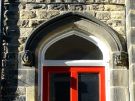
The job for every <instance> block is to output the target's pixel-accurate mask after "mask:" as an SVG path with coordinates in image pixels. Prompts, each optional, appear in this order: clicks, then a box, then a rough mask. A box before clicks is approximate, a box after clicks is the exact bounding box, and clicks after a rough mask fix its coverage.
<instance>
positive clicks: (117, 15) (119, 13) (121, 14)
mask: <svg viewBox="0 0 135 101" xmlns="http://www.w3.org/2000/svg"><path fill="white" fill-rule="evenodd" d="M111 18H112V19H125V12H124V11H112V12H111Z"/></svg>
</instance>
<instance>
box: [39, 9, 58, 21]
mask: <svg viewBox="0 0 135 101" xmlns="http://www.w3.org/2000/svg"><path fill="white" fill-rule="evenodd" d="M58 14H60V11H58V10H54V11H53V10H49V11H46V10H40V11H38V12H37V15H38V18H40V19H48V18H51V17H53V16H56V15H58Z"/></svg>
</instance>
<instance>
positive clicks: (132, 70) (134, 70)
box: [129, 64, 135, 84]
mask: <svg viewBox="0 0 135 101" xmlns="http://www.w3.org/2000/svg"><path fill="white" fill-rule="evenodd" d="M129 78H130V81H129V82H130V84H133V83H135V64H131V65H130V67H129Z"/></svg>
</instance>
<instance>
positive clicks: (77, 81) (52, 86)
mask: <svg viewBox="0 0 135 101" xmlns="http://www.w3.org/2000/svg"><path fill="white" fill-rule="evenodd" d="M42 85H43V89H42V93H43V94H42V95H43V96H42V97H43V98H42V99H43V100H42V101H105V68H104V67H103V66H70V67H67V66H66V67H63V66H60V67H57V66H55V67H54V66H53V67H50V66H48V67H47V66H45V67H43V84H42Z"/></svg>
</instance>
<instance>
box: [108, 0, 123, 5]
mask: <svg viewBox="0 0 135 101" xmlns="http://www.w3.org/2000/svg"><path fill="white" fill-rule="evenodd" d="M109 2H110V3H115V4H125V0H109Z"/></svg>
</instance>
